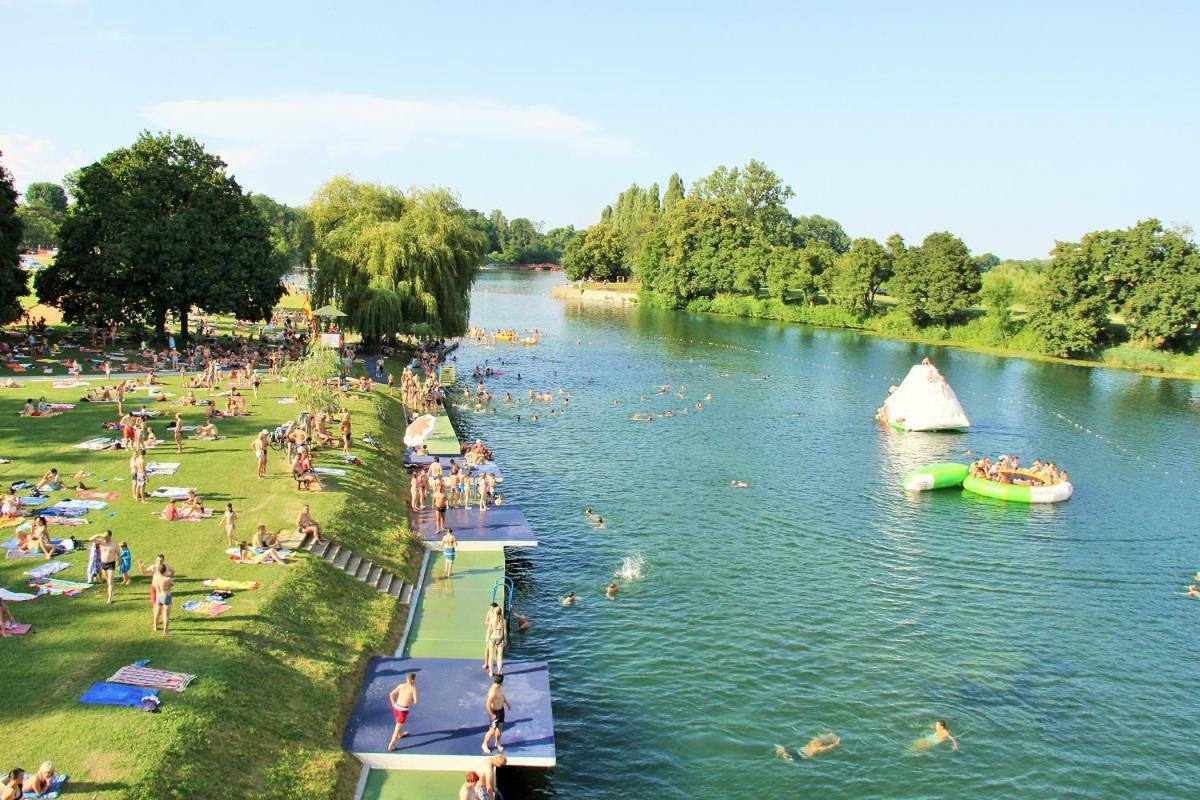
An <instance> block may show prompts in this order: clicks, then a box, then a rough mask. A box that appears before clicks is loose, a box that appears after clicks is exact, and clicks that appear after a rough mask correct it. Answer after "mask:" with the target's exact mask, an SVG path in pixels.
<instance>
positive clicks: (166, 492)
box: [150, 486, 196, 500]
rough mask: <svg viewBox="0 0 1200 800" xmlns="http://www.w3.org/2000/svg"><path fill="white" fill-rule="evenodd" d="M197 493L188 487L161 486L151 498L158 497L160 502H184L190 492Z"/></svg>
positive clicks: (152, 493) (151, 494)
mask: <svg viewBox="0 0 1200 800" xmlns="http://www.w3.org/2000/svg"><path fill="white" fill-rule="evenodd" d="M194 491H196V490H195V489H194V488H190V487H187V486H160V487H158V488H157V489H155V490H154V491H153V492H151V493H150V496H151V497H157V498H158V499H160V500H184V499H186V498H187V496H188V492H194Z"/></svg>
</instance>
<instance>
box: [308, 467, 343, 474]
mask: <svg viewBox="0 0 1200 800" xmlns="http://www.w3.org/2000/svg"><path fill="white" fill-rule="evenodd" d="M313 472H315V473H317V474H318V475H337V476H342V475H345V474H346V470H344V469H337V468H336V467H313Z"/></svg>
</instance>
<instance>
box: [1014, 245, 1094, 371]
mask: <svg viewBox="0 0 1200 800" xmlns="http://www.w3.org/2000/svg"><path fill="white" fill-rule="evenodd" d="M1092 236H1094V234H1089V235H1088V236H1085V237H1084V241H1083V242H1080V243H1075V242H1058V243H1056V244H1055V246H1054V254H1053V258H1051V260H1050V264H1049V265H1048V266H1047V267H1046V271H1045V273H1044V274H1045V285H1044V290H1043V292H1042V293H1041V294H1040V295H1038V297H1037V298H1036V299H1035V300H1034V301H1033V303H1032V304H1031V306H1030V309H1029V327H1030V329H1031V330H1032V331H1033V332H1034V333H1035V334H1036V335H1037V337H1038V340H1039V342H1040V344H1041V347H1042V350H1043V351H1045V352H1047V353H1051V354H1053V355H1058V356H1062V357H1064V358H1070V357H1071V356H1074V355H1080V354H1086V353H1090V352H1092V351H1093V350H1094V349H1095V348H1096V346H1097V345H1098V344H1099V342H1100V339H1101V337H1102V335H1103V334H1104V330H1105V328H1106V326H1107V324H1108V302H1107V301H1106V300H1105V297H1104V292H1105V286H1104V280H1103V278H1102V276H1101V275H1099V274H1098V271H1097V270H1095V269H1094V268H1093V263H1092V257H1091V254H1090V253H1089V251H1090V250H1091V249H1092V247H1093V246H1095V245H1096V244H1097V243H1096V242H1089V241H1088V239H1089V237H1092ZM1100 247H1101V248H1103V247H1104V245H1103V244H1101V245H1100Z"/></svg>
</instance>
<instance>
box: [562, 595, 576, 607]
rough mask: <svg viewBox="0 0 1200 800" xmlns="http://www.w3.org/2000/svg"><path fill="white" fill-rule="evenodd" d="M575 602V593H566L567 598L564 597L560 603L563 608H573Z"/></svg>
mask: <svg viewBox="0 0 1200 800" xmlns="http://www.w3.org/2000/svg"><path fill="white" fill-rule="evenodd" d="M575 600H576V597H575V593H574V592H567V596H566V597H564V598H563V599H562V600H561V601H560V602H561V603H562V604H563V605H564V606H573V605H575Z"/></svg>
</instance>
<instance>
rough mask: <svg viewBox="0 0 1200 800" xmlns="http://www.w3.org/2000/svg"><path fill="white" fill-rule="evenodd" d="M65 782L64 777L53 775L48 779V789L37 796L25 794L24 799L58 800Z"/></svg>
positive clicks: (65, 778)
mask: <svg viewBox="0 0 1200 800" xmlns="http://www.w3.org/2000/svg"><path fill="white" fill-rule="evenodd" d="M66 782H67V776H66V775H55V776H54V777H53V778H51V779H50V788H49V789H47V790H46V791H44V792H42V793H41V794H38V793H37V792H25V795H24V796H25V797H29V798H36V799H37V800H58V798H59V797H61V796H62V788H63V784H64V783H66Z"/></svg>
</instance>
